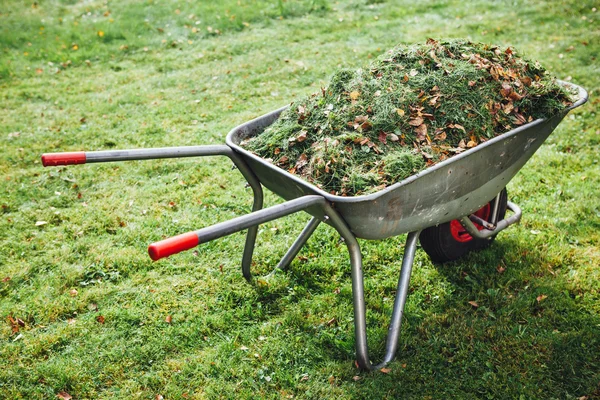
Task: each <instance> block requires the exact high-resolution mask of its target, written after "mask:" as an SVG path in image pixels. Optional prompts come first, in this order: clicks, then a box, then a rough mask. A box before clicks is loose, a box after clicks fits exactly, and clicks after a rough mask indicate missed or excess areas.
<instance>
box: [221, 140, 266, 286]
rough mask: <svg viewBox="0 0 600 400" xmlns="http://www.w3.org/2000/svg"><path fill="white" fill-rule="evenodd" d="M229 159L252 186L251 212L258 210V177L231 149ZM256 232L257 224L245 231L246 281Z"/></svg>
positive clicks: (250, 277) (259, 197)
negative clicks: (252, 201) (252, 200)
mask: <svg viewBox="0 0 600 400" xmlns="http://www.w3.org/2000/svg"><path fill="white" fill-rule="evenodd" d="M227 155H228V156H229V158H231V161H233V163H234V164H235V166H236V167H237V168H238V169H239V170H240V172H241V173H242V175H244V178H246V181H247V182H248V184H249V185H250V187H251V188H252V192H253V194H254V203H253V204H252V212H254V211H258V210H260V209H262V207H263V191H262V186H261V184H260V182H259V181H258V178H256V176H255V175H254V173H253V172H252V170H250V168H249V167H248V165H247V164H246V163H245V162H244V160H242V158H241V157H240V156H239V155H238V154H237V153H235V152H234V151H231V153H229V154H227ZM257 234H258V225H255V226H251V227H250V228H248V232H247V233H246V243H245V244H244V253H243V255H242V275H244V278H246V280H247V281H248V282H250V281H251V280H252V272H251V271H250V267H251V266H252V255H253V254H254V246H255V244H256V235H257Z"/></svg>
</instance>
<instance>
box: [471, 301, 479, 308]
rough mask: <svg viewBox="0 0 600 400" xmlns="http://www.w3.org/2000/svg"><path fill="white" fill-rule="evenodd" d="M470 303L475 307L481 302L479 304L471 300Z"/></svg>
mask: <svg viewBox="0 0 600 400" xmlns="http://www.w3.org/2000/svg"><path fill="white" fill-rule="evenodd" d="M469 304H470V305H472V306H473V307H475V308H477V307H479V304H477V303H476V302H474V301H470V302H469Z"/></svg>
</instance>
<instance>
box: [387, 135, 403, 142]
mask: <svg viewBox="0 0 600 400" xmlns="http://www.w3.org/2000/svg"><path fill="white" fill-rule="evenodd" d="M387 139H388V140H389V141H390V142H397V141H398V140H400V138H399V137H398V135H396V134H394V133H390V134H388V135H387Z"/></svg>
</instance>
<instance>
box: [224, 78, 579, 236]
mask: <svg viewBox="0 0 600 400" xmlns="http://www.w3.org/2000/svg"><path fill="white" fill-rule="evenodd" d="M561 83H562V84H563V85H565V86H567V87H570V88H572V89H574V91H576V92H578V93H579V95H578V99H577V101H576V102H575V103H574V104H573V105H572V106H571V107H569V108H568V109H567V110H565V111H564V112H563V113H561V114H558V115H556V116H554V117H552V118H549V119H539V120H536V121H533V122H531V123H528V124H526V125H523V126H520V127H518V128H516V129H513V130H511V131H509V132H506V133H504V134H502V135H500V136H497V137H495V138H493V139H490V140H489V141H487V142H485V143H482V144H480V145H478V146H477V147H474V148H472V149H469V150H467V151H465V152H463V153H461V154H459V155H456V156H454V157H451V158H449V159H447V160H445V161H443V162H440V163H439V164H436V165H434V166H432V167H429V168H427V169H425V170H423V171H421V172H419V173H418V174H415V175H413V176H411V177H409V178H407V179H404V180H403V181H401V182H397V183H395V184H393V185H391V186H388V187H387V188H385V189H383V190H381V191H379V192H376V193H373V194H369V195H364V196H353V197H343V196H335V195H331V194H329V193H327V192H325V191H323V190H321V189H319V188H318V187H316V186H314V185H312V184H311V183H308V182H306V181H305V180H303V179H302V178H300V177H298V176H296V175H293V174H291V173H289V172H287V171H285V170H283V169H281V168H279V167H277V166H275V165H273V164H271V163H270V162H268V161H266V160H264V159H262V158H260V157H258V156H256V155H255V154H252V153H251V152H249V151H248V150H246V149H244V148H242V147H241V146H240V142H241V141H242V140H244V139H246V138H248V137H251V136H255V135H258V134H260V133H261V132H262V131H263V130H264V129H265V128H266V127H267V126H269V125H270V124H272V123H273V122H274V121H275V120H276V119H277V118H278V117H279V114H280V113H281V112H282V111H283V110H284V109H285V108H286V107H283V108H280V109H278V110H275V111H273V112H271V113H268V114H265V115H263V116H261V117H258V118H256V119H254V120H252V121H249V122H246V123H244V124H242V125H240V126H238V127H236V128H234V129H233V130H232V131H231V132H229V134H228V135H227V138H226V143H227V145H228V146H230V147H231V148H233V149H234V150H235V151H236V152H237V153H239V154H240V155H241V156H242V158H243V159H244V161H246V163H247V164H248V165H249V166H250V169H251V170H252V171H253V172H254V174H256V176H257V177H258V179H259V181H260V182H261V183H262V184H263V185H264V186H266V187H267V188H268V189H269V190H271V191H273V192H274V193H276V194H277V195H279V196H281V197H282V198H284V199H286V200H291V199H294V198H298V197H301V196H305V195H320V196H323V197H325V198H326V199H327V200H328V201H329V202H331V204H332V205H333V206H334V208H335V209H336V210H337V211H338V212H339V213H340V214H341V215H342V217H343V218H344V220H345V221H346V223H347V224H348V226H349V227H350V229H351V230H352V232H353V233H354V235H355V236H356V237H359V238H363V239H383V238H387V237H391V236H396V235H399V234H402V233H406V232H412V231H417V230H421V229H424V228H427V227H430V226H434V225H438V224H440V223H444V222H447V221H450V220H453V219H457V218H460V217H463V216H465V215H469V214H471V213H473V212H475V211H476V210H478V209H479V208H481V207H482V206H483V205H484V204H486V203H488V202H489V201H490V200H491V199H493V198H494V197H495V196H496V195H497V194H498V193H499V192H500V191H501V190H502V189H503V188H504V187H505V186H506V185H507V184H508V182H509V181H510V180H511V179H512V178H513V177H514V176H515V175H516V173H517V172H518V171H519V170H520V169H521V168H522V167H523V165H524V164H525V163H526V162H527V160H529V158H531V156H532V155H533V153H535V152H536V150H537V149H538V148H539V147H540V146H541V145H542V143H543V142H544V140H546V138H547V137H548V136H549V135H550V133H552V131H553V130H554V128H556V126H557V125H558V124H559V123H560V121H561V120H562V119H563V118H564V117H565V115H566V114H567V113H568V112H569V111H570V110H571V109H573V108H576V107H578V106H580V105H581V104H583V103H585V102H586V101H587V97H588V95H587V92H586V91H585V90H584V89H583V88H581V87H579V86H577V85H574V84H572V83H568V82H561ZM308 212H309V213H311V214H312V215H314V216H316V217H319V218H323V215H322V211H321V209H317V208H315V209H309V210H308Z"/></svg>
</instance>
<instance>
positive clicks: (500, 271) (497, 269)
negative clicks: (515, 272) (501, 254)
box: [496, 265, 506, 274]
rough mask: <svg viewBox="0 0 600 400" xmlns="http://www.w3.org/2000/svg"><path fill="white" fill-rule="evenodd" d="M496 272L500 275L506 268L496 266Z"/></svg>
mask: <svg viewBox="0 0 600 400" xmlns="http://www.w3.org/2000/svg"><path fill="white" fill-rule="evenodd" d="M496 271H498V273H499V274H501V273H503V272H504V271H506V268H504V267H503V266H502V265H498V267H497V268H496Z"/></svg>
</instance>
